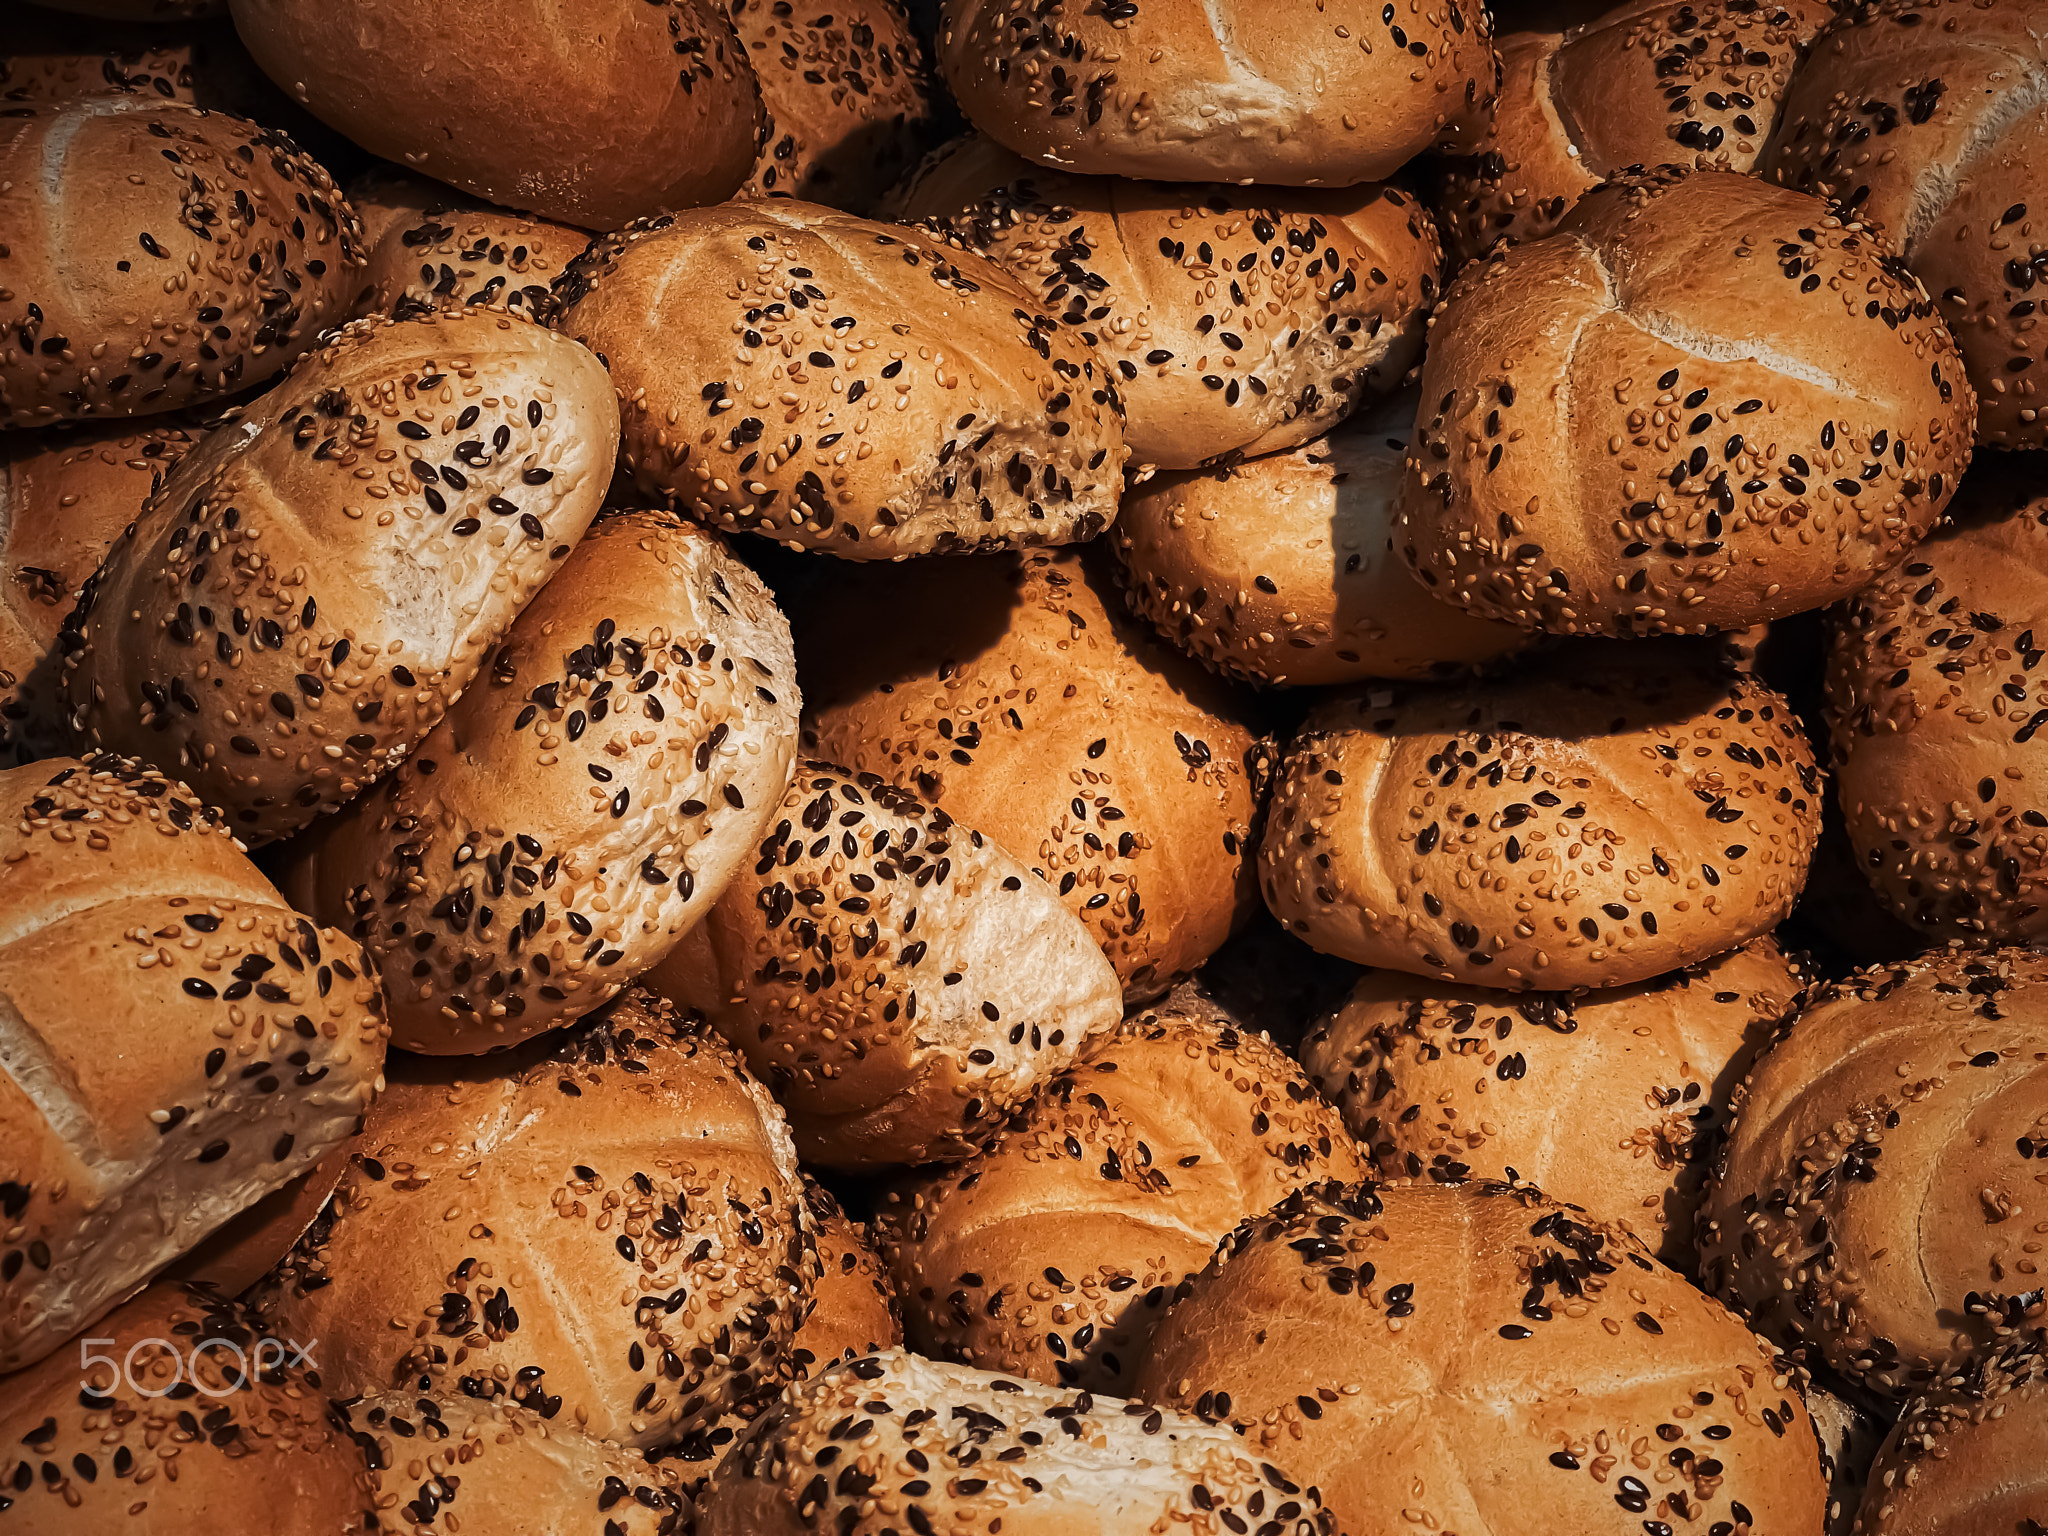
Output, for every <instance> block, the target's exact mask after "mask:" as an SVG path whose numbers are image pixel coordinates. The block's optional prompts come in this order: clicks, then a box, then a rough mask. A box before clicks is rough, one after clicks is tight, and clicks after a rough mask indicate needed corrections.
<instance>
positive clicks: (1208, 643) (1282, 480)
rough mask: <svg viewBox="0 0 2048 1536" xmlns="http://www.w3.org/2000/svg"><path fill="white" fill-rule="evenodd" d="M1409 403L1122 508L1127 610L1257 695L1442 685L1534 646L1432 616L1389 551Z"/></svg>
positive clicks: (1118, 533) (1116, 537)
mask: <svg viewBox="0 0 2048 1536" xmlns="http://www.w3.org/2000/svg"><path fill="white" fill-rule="evenodd" d="M1415 406H1416V396H1415V395H1414V394H1413V393H1406V394H1401V395H1396V396H1395V397H1394V398H1393V399H1391V400H1389V401H1387V402H1386V403H1385V404H1383V405H1380V406H1377V407H1373V408H1370V409H1368V410H1365V411H1361V412H1360V413H1359V414H1358V415H1356V416H1354V417H1352V418H1351V419H1350V420H1348V421H1346V422H1344V423H1342V424H1341V425H1339V426H1338V427H1337V429H1336V430H1335V431H1333V432H1332V433H1331V434H1330V435H1329V436H1328V437H1322V438H1318V439H1316V440H1315V441H1314V442H1312V443H1304V444H1302V445H1301V446H1300V447H1299V448H1292V449H1287V450H1284V451H1282V452H1279V453H1271V454H1267V455H1266V456H1264V457H1263V458H1257V459H1248V460H1246V461H1245V462H1243V463H1239V464H1226V465H1224V466H1222V467H1220V468H1218V469H1214V470H1202V471H1199V472H1195V473H1184V474H1170V475H1160V476H1158V477H1156V478H1154V479H1151V480H1148V481H1146V482H1144V483H1143V484H1142V485H1139V486H1137V487H1135V488H1133V489H1132V490H1130V491H1129V492H1127V493H1126V494H1125V496H1124V501H1123V506H1122V507H1121V508H1120V509H1119V511H1118V514H1117V521H1116V524H1115V527H1114V529H1113V531H1112V545H1113V547H1114V548H1115V550H1116V554H1117V559H1118V560H1119V561H1120V562H1121V563H1122V566H1123V572H1124V596H1125V598H1126V599H1127V600H1128V601H1129V603H1130V605H1131V607H1132V609H1133V610H1135V611H1136V612H1137V613H1138V614H1139V615H1141V616H1142V617H1144V618H1146V619H1148V620H1150V621H1151V623H1152V624H1153V625H1154V626H1155V627H1156V628H1157V629H1158V630H1159V632H1160V633H1161V634H1163V635H1165V636H1166V638H1167V639H1169V640H1171V641H1173V642H1174V644H1176V645H1178V646H1179V647H1180V648H1181V649H1182V650H1184V651H1186V652H1187V653H1188V654H1189V655H1191V656H1193V657H1195V658H1196V659H1197V660H1198V661H1201V662H1204V663H1206V664H1207V665H1209V666H1210V667H1213V668H1214V669H1215V670H1216V671H1218V672H1222V673H1225V674H1227V675H1229V676H1231V677H1241V678H1244V679H1246V680H1247V681H1250V682H1255V683H1275V684H1287V685H1289V686H1294V687H1312V686H1315V685H1317V684H1322V683H1347V682H1355V681H1357V680H1359V679H1360V678H1367V677H1438V676H1444V675H1447V674H1453V673H1456V672H1458V671H1459V670H1461V669H1463V668H1465V667H1467V666H1471V665H1475V664H1477V663H1480V662H1486V661H1493V660H1497V659H1498V658H1500V657H1502V656H1505V655H1508V654H1509V653H1511V652H1513V651H1517V650H1520V649H1522V647H1524V646H1525V645H1527V644H1528V643H1529V637H1528V635H1527V634H1526V632H1524V631H1522V630H1520V629H1517V628H1515V627H1514V626H1513V625H1510V624H1502V623H1498V622H1496V621H1494V620H1491V619H1480V618H1475V617H1473V616H1472V615H1470V614H1465V613H1460V612H1459V611H1458V610H1456V609H1454V608H1452V607H1451V606H1450V605H1449V604H1448V603H1440V602H1438V601H1437V600H1436V599H1435V598H1433V597H1431V596H1430V595H1429V593H1428V592H1427V591H1426V590H1425V589H1424V588H1423V586H1422V584H1421V583H1420V582H1418V581H1417V580H1416V579H1415V574H1414V572H1412V571H1410V570H1409V569H1408V566H1407V563H1406V562H1405V561H1404V560H1402V558H1401V557H1400V555H1399V554H1398V553H1396V551H1395V548H1394V503H1395V499H1396V497H1397V496H1398V495H1399V493H1400V485H1401V476H1402V456H1403V454H1404V452H1405V450H1406V448H1407V446H1408V437H1409V434H1410V433H1411V432H1412V431H1413V429H1414V425H1415Z"/></svg>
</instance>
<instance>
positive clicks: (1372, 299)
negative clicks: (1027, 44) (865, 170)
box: [902, 135, 1443, 469]
mask: <svg viewBox="0 0 2048 1536" xmlns="http://www.w3.org/2000/svg"><path fill="white" fill-rule="evenodd" d="M902 210H903V214H904V216H905V217H909V218H925V217H936V218H938V219H939V220H940V221H941V222H942V224H943V225H944V226H945V227H946V228H948V229H951V230H953V231H954V232H955V233H957V234H958V235H960V237H961V238H962V239H964V240H966V241H967V243H968V244H969V245H970V246H972V247H973V248H974V249H976V250H978V251H982V252H984V253H985V254H987V255H989V256H991V257H993V258H994V259H995V260H996V261H998V262H1000V263H1002V265H1003V266H1004V267H1006V268H1007V269H1008V270H1009V271H1010V273H1011V274H1012V275H1013V276H1014V277H1016V278H1017V280H1018V281H1019V282H1021V283H1022V284H1023V285H1024V287H1025V289H1026V290H1027V291H1029V292H1030V293H1031V294H1033V295H1034V296H1035V297H1036V301H1037V302H1038V303H1039V304H1041V305H1043V306H1044V307H1045V309H1046V310H1047V311H1049V312H1057V313H1058V315H1059V319H1060V322H1061V324H1063V325H1065V326H1068V327H1069V328H1071V329H1075V330H1079V331H1080V332H1081V333H1082V334H1083V335H1084V336H1085V337H1087V338H1088V339H1090V340H1091V341H1092V342H1093V343H1094V344H1095V345H1096V346H1098V347H1099V348H1100V349H1101V351H1102V352H1103V354H1104V355H1105V356H1106V357H1107V358H1109V359H1110V360H1111V362H1112V363H1113V365H1114V366H1115V368H1116V370H1117V375H1118V377H1117V387H1118V388H1119V390H1121V392H1122V396H1123V402H1124V410H1125V418H1126V419H1125V422H1124V440H1125V441H1126V442H1127V443H1128V444H1129V445H1130V449H1131V457H1132V458H1133V459H1134V460H1136V461H1137V462H1138V463H1140V464H1149V465H1155V466H1157V467H1158V468H1161V469H1192V468H1194V467H1195V466H1197V465H1199V464H1206V463H1210V462H1213V461H1215V460H1217V459H1221V458H1225V457H1228V456H1233V455H1241V454H1258V453H1270V452H1272V451H1273V450H1275V449H1278V448H1287V447H1291V446H1293V445H1294V444H1296V443H1301V442H1306V441H1307V440H1308V439H1309V438H1311V437H1314V436H1315V435H1316V434H1317V433H1319V432H1322V431H1325V430H1327V429H1328V428H1329V427H1330V426H1331V425H1332V424H1333V423H1334V422H1336V421H1337V420H1338V419H1339V418H1341V417H1342V416H1344V415H1345V414H1346V413H1347V412H1348V411H1350V410H1351V409H1352V408H1353V407H1355V406H1356V405H1358V404H1359V402H1360V401H1361V400H1364V399H1367V398H1369V397H1371V396H1376V395H1384V394H1387V393H1389V392H1391V391H1392V390H1393V389H1394V388H1395V386H1396V385H1398V384H1399V383H1400V381H1401V378H1402V376H1403V375H1404V374H1405V373H1406V372H1407V371H1408V369H1409V368H1410V367H1411V366H1413V365H1414V364H1415V362H1416V361H1417V360H1419V359H1420V357H1421V356H1422V331H1423V317H1424V315H1425V314H1426V313H1427V311H1428V309H1429V306H1430V305H1431V304H1432V303H1433V302H1434V301H1435V299H1436V292H1437V288H1436V284H1437V275H1438V272H1439V270H1440V268H1441V265H1442V261H1443V251H1442V247H1441V245H1440V244H1439V242H1438V240H1437V233H1436V224H1435V222H1434V221H1433V220H1432V219H1431V218H1430V216H1429V212H1428V210H1427V209H1425V208H1424V207H1422V205H1421V204H1420V203H1417V202H1416V201H1414V200H1413V199H1412V198H1410V197H1409V196H1408V195H1407V194H1406V193H1404V192H1401V191H1399V190H1398V189H1396V188H1394V187H1390V186H1381V185H1379V184H1377V183H1373V184H1368V185H1365V186H1360V187H1350V188H1345V189H1343V190H1339V191H1328V192H1326V191H1298V190H1294V189H1290V188H1280V187H1258V188H1250V189H1245V190H1240V189H1238V188H1236V187H1229V186H1220V185H1216V184H1214V183H1211V184H1207V185H1196V186H1191V185H1187V184H1181V185H1174V184H1170V183H1161V182H1134V181H1123V180H1119V179H1118V178H1115V177H1109V176H1073V175H1067V174H1065V173H1062V172H1059V171H1052V170H1047V169H1045V168H1044V167H1042V166H1037V165H1032V164H1030V163H1029V162H1028V161H1024V160H1020V159H1018V158H1017V157H1016V156H1015V155H1013V154H1011V153H1010V152H1009V151H1008V150H1006V149H1003V148H1001V147H1000V146H999V145H997V144H995V143H994V141H992V140H990V139H986V138H983V137H981V136H980V135H973V136H970V137H969V138H968V139H966V140H963V141H960V143H959V145H958V147H957V148H955V149H954V150H953V152H952V153H951V154H950V155H948V156H947V158H946V159H945V161H944V162H943V163H942V164H940V165H937V166H934V167H931V168H929V169H928V171H927V172H926V173H925V174H924V175H922V176H920V177H919V178H918V179H917V180H916V181H915V182H913V184H912V185H911V186H910V187H909V188H908V189H907V190H906V191H905V193H904V195H903V198H902ZM1247 349H1249V350H1247Z"/></svg>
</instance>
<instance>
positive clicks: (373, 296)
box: [348, 170, 590, 319]
mask: <svg viewBox="0 0 2048 1536" xmlns="http://www.w3.org/2000/svg"><path fill="white" fill-rule="evenodd" d="M348 190H349V201H350V202H351V203H352V204H353V205H354V206H355V210H356V213H357V215H358V216H359V217H360V218H361V219H362V221H363V232H364V237H365V241H366V247H367V249H368V251H369V265H368V266H367V268H366V269H365V271H364V273H363V286H364V295H363V299H362V302H361V303H360V304H359V306H358V307H357V313H358V314H380V315H395V316H397V317H399V318H401V319H403V318H406V317H408V316H410V315H413V314H416V313H418V312H419V311H421V310H422V309H453V310H463V309H467V308H469V307H470V306H471V305H475V304H502V305H504V306H505V307H506V308H508V309H510V310H511V311H512V312H513V313H514V314H520V315H526V316H528V317H530V318H534V319H539V318H542V317H543V316H545V315H546V313H547V311H548V285H549V284H551V283H553V282H554V281H555V279H556V278H558V277H560V276H561V275H562V272H563V270H564V269H565V268H567V266H568V265H569V263H570V262H571V261H572V260H574V259H575V258H576V257H578V256H580V255H582V254H583V251H584V248H585V247H586V246H588V245H589V244H590V236H589V234H588V233H586V232H585V231H583V230H581V229H578V228H576V227H575V226H574V225H571V224H562V223H558V222H556V221H555V220H552V219H542V218H536V217H534V216H533V215H531V214H525V213H515V212H514V211H512V210H511V209H509V208H501V207H499V206H498V205H497V204H496V203H488V202H485V201H483V200H482V199H481V198H476V197H471V196H469V195H467V194H466V193H462V192H458V191H456V190H455V189H454V188H453V187H449V186H444V185H442V184H441V183H439V182H436V181H430V180H429V179H428V178H426V177H424V176H415V175H412V174H411V173H410V172H406V171H397V170H386V171H378V172H372V173H371V174H369V175H367V176H363V177H359V178H358V179H357V180H355V181H353V182H351V183H350V184H349V189H348Z"/></svg>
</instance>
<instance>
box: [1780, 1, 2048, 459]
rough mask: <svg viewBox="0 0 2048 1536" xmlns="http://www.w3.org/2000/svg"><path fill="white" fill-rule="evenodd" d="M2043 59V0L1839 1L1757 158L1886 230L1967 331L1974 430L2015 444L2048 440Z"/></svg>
mask: <svg viewBox="0 0 2048 1536" xmlns="http://www.w3.org/2000/svg"><path fill="white" fill-rule="evenodd" d="M2044 66H2048V53H2044V50H2043V39H2042V36H2041V30H2040V22H2039V17H2038V14H2037V13H2036V12H2035V11H2034V9H2033V8H2032V7H2031V6H2028V5H2026V4H2023V3H2018V0H1988V3H1973V4H1964V3H1962V0H1935V3H1933V4H1924V5H1923V4H1920V3H1918V0H1911V3H1908V0H1869V3H1863V4H1858V5H1854V6H1849V7H1845V8H1844V9H1843V11H1842V14H1841V15H1840V16H1839V17H1838V18H1837V19H1836V20H1834V21H1833V22H1831V23H1830V24H1829V26H1828V27H1827V29H1826V30H1825V31H1823V32H1822V33H1821V35H1820V36H1819V37H1818V38H1816V39H1815V40H1814V44H1813V49H1812V57H1811V58H1810V60H1809V61H1808V63H1807V65H1806V67H1805V68H1804V69H1802V70H1801V71H1800V72H1799V74H1798V76H1797V78H1796V79H1795V80H1794V81H1793V85H1792V88H1791V90H1790V91H1789V92H1788V93H1787V95H1786V98H1785V106H1784V114H1783V120H1782V122H1781V124H1780V126H1779V129H1778V134H1777V137H1776V139H1775V140H1774V141H1773V143H1772V145H1771V148H1770V151H1769V153H1768V154H1766V155H1765V157H1764V163H1763V167H1762V169H1763V171H1764V173H1765V174H1766V175H1769V176H1773V177H1775V178H1776V179H1777V180H1779V181H1782V182H1784V183H1785V184H1787V185H1788V186H1796V187H1802V188H1805V189H1807V190H1809V191H1814V192H1820V193H1822V194H1823V195H1825V196H1827V197H1829V198H1831V199H1832V200H1834V201H1836V202H1838V203H1840V204H1841V205H1843V206H1844V207H1847V208H1849V209H1851V210H1853V211H1854V212H1855V214H1856V216H1857V217H1859V218H1865V219H1869V220H1871V221H1872V222H1874V223H1879V224H1882V225H1883V226H1884V228H1885V229H1887V230H1888V231H1889V232H1890V234H1891V238H1892V241H1893V243H1894V245H1895V246H1896V247H1897V249H1898V250H1899V251H1900V252H1901V254H1903V255H1904V256H1905V258H1906V263H1907V265H1908V266H1910V267H1911V268H1912V269H1913V272H1914V274H1915V275H1916V276H1918V278H1919V279H1920V281H1921V282H1922V283H1924V284H1925V285H1926V288H1927V291H1928V292H1929V293H1932V294H1934V295H1936V296H1937V302H1938V304H1939V306H1940V313H1941V316H1942V318H1943V319H1945V320H1946V321H1947V322H1948V324H1949V327H1950V329H1951V330H1953V331H1954V332H1955V335H1956V339H1957V341H1958V342H1960V343H1961V347H1962V358H1963V364H1964V366H1965V367H1966V368H1967V369H1968V370H1969V375H1970V382H1971V383H1972V384H1974V385H1976V387H1977V407H1978V414H1977V441H1978V442H1980V443H1993V444H1997V445H1998V446H2000V447H2006V448H2039V447H2042V446H2043V445H2044V444H2048V415H2044V413H2043V412H2042V410H2041V400H2042V396H2041V385H2040V383H2039V382H2038V379H2037V376H2036V375H2034V374H2033V373H2031V372H2029V370H2030V369H2031V368H2032V367H2033V366H2034V365H2035V364H2036V363H2037V362H2040V361H2041V357H2040V355H2039V354H2037V353H2035V351H2034V346H2035V344H2036V342H2037V341H2038V340H2039V336H2038V333H2037V332H2036V330H2035V325H2036V322H2035V321H2034V320H2033V319H2032V318H2030V317H2031V316H2032V315H2033V308H2032V304H2031V302H2030V300H2029V297H2028V296H2029V295H2030V294H2031V293H2032V292H2033V289H2034V284H2035V283H2036V282H2037V281H2039V280H2040V278H2041V277H2042V276H2043V275H2044V270H2043V269H2044V267H2048V263H2044V262H2043V261H2042V260H2041V259H2040V257H2041V252H2042V249H2043V245H2044V237H2048V220H2044V210H2048V171H2044V170H2043V150H2044V148H2048V110H2044V107H2043V103H2042V101H2041V94H2040V90H2039V87H2038V85H2037V84H2036V81H2037V80H2038V79H2039V76H2040V72H2041V70H2042V69H2043V67H2044ZM2029 203H2033V204H2037V205H2040V206H2039V207H2038V208H2037V209H2036V211H2035V212H2034V213H2033V214H2032V215H2031V216H2030V215H2029V213H2028V205H2029Z"/></svg>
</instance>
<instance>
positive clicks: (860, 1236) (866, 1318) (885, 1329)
mask: <svg viewBox="0 0 2048 1536" xmlns="http://www.w3.org/2000/svg"><path fill="white" fill-rule="evenodd" d="M804 1199H805V1201H806V1202H807V1203H808V1204H809V1206H810V1211H811V1222H812V1225H813V1227H814V1228H815V1230H816V1232H817V1238H818V1258H817V1276H818V1283H817V1289H816V1291H815V1293H814V1299H815V1302H816V1305H814V1306H813V1307H812V1308H811V1315H810V1316H809V1317H807V1318H805V1319H804V1325H803V1327H801V1328H799V1329H798V1330H797V1334H796V1360H797V1368H798V1370H799V1371H801V1372H802V1374H804V1375H806V1376H815V1375H817V1374H818V1372H819V1371H821V1370H823V1369H825V1368H826V1367H828V1366H831V1365H834V1364H837V1363H838V1362H839V1361H841V1360H854V1359H858V1358H859V1357H860V1356H862V1355H871V1354H874V1353H876V1352H877V1351H879V1350H884V1349H895V1348H898V1347H899V1346H901V1344H902V1343H903V1315H902V1310H901V1308H899V1307H898V1306H897V1303H896V1293H895V1292H894V1291H893V1290H891V1289H890V1287H889V1276H888V1272H887V1271H886V1270H884V1269H883V1267H882V1261H881V1260H880V1259H879V1258H877V1257H876V1256H875V1251H874V1249H873V1248H872V1247H870V1246H869V1244H868V1234H867V1228H866V1227H865V1226H864V1225H862V1224H861V1223H859V1222H856V1221H854V1220H852V1219H851V1218H850V1217H848V1216H847V1214H846V1212H845V1211H843V1210H841V1209H840V1207H839V1202H838V1201H837V1200H835V1199H833V1198H832V1192H831V1191H830V1190H829V1189H827V1188H825V1186H824V1185H822V1184H820V1183H819V1182H818V1181H817V1180H816V1179H813V1178H811V1177H810V1176H809V1175H808V1174H806V1175H805V1176H804Z"/></svg>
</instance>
